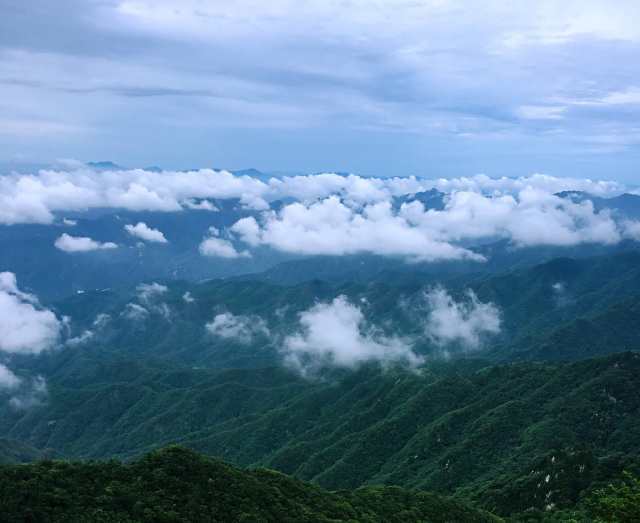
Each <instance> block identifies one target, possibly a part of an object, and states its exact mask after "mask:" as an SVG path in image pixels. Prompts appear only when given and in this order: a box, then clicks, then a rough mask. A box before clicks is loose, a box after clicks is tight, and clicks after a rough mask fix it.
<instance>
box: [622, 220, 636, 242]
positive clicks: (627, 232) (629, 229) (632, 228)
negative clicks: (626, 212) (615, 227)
mask: <svg viewBox="0 0 640 523" xmlns="http://www.w3.org/2000/svg"><path fill="white" fill-rule="evenodd" d="M622 228H623V231H624V232H623V234H624V236H625V237H626V238H630V239H632V240H636V241H640V221H637V220H625V221H624V222H622Z"/></svg>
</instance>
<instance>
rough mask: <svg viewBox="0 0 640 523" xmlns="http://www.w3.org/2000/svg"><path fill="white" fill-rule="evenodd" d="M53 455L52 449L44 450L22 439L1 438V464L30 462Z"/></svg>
mask: <svg viewBox="0 0 640 523" xmlns="http://www.w3.org/2000/svg"><path fill="white" fill-rule="evenodd" d="M52 455H53V452H51V451H47V452H44V451H41V450H38V449H36V448H35V447H32V446H31V445H27V444H26V443H23V442H21V441H17V440H13V439H7V438H0V464H8V463H30V462H32V461H36V460H39V459H44V458H45V457H52Z"/></svg>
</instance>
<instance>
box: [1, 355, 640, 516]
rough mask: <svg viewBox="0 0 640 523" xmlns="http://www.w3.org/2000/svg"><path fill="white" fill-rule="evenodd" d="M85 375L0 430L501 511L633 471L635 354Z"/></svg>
mask: <svg viewBox="0 0 640 523" xmlns="http://www.w3.org/2000/svg"><path fill="white" fill-rule="evenodd" d="M87 370H88V368H87ZM83 380H84V381H83V382H81V381H78V377H77V376H73V375H71V376H69V377H68V378H66V380H63V382H62V383H59V384H58V385H57V386H55V387H53V386H52V387H51V393H50V400H49V403H48V405H46V406H43V407H40V408H35V409H32V410H31V411H29V412H28V413H26V414H22V415H20V414H17V413H13V414H12V413H10V412H5V413H4V415H3V418H2V420H1V423H0V424H1V425H2V426H4V427H10V428H9V430H8V433H9V434H10V435H11V436H12V437H14V438H19V439H22V440H28V441H30V442H32V443H33V444H34V445H36V446H39V447H43V446H50V447H53V448H56V449H58V450H59V451H60V452H61V453H62V454H63V455H65V456H73V457H82V458H88V457H93V458H96V457H100V458H104V457H108V456H121V457H128V456H133V455H136V454H141V453H143V452H145V451H147V450H148V449H150V448H153V447H156V446H159V445H160V446H161V445H165V444H168V443H171V442H179V443H182V444H185V445H187V446H190V447H193V448H195V449H197V450H200V451H203V452H206V453H208V454H211V455H216V456H220V457H222V458H224V459H225V460H228V461H231V462H234V463H236V464H239V465H263V466H268V467H271V468H275V469H278V470H281V471H283V472H286V473H289V474H292V475H294V476H297V477H299V478H301V479H306V480H312V481H313V482H315V483H318V484H320V485H321V486H324V487H326V488H330V489H337V488H356V487H358V486H360V485H364V484H370V485H376V484H396V485H402V486H405V487H413V488H421V489H427V490H433V491H438V492H441V493H446V494H455V495H456V496H458V497H459V498H460V499H466V500H470V501H472V502H474V503H476V504H477V505H478V506H481V507H484V508H486V509H488V510H491V511H494V512H496V513H498V514H501V515H508V514H514V513H521V512H523V511H527V510H529V511H530V510H534V511H535V510H540V511H543V510H544V509H545V507H547V506H548V505H550V504H552V506H554V507H558V508H566V507H572V506H574V505H575V504H576V503H579V502H580V501H581V499H582V498H583V497H584V495H585V494H586V493H588V492H590V491H591V490H593V489H594V488H597V487H599V486H602V485H604V484H605V483H606V482H608V481H611V480H615V478H617V477H618V476H619V475H620V474H621V473H622V471H623V469H625V468H627V469H630V470H637V466H638V462H637V457H638V455H637V442H638V440H639V438H640V415H639V409H640V395H639V394H638V393H637V391H638V386H639V384H640V383H639V380H640V355H638V354H633V353H626V354H620V355H614V356H609V357H607V358H602V359H593V360H586V361H583V362H579V363H573V364H563V365H550V364H531V363H521V364H512V365H505V366H497V367H496V366H494V367H484V366H483V365H482V364H480V363H479V362H470V363H468V364H467V365H461V364H455V365H454V364H451V365H439V366H435V367H434V368H433V369H432V370H430V371H428V372H424V373H423V374H421V375H417V374H411V373H407V372H406V371H404V370H397V371H393V370H387V371H382V370H380V369H378V368H376V367H375V366H369V367H365V368H362V369H361V370H359V371H357V372H355V373H347V374H346V375H345V376H344V377H342V378H340V379H337V381H330V382H311V383H309V382H307V381H303V380H302V379H301V378H298V377H296V376H295V375H292V374H289V373H287V372H285V371H282V370H278V369H277V368H275V369H264V370H249V369H247V370H228V371H210V370H204V369H202V370H189V369H186V368H183V369H166V368H165V369H161V368H159V367H156V368H153V367H147V368H145V367H141V366H135V365H132V364H130V363H129V364H124V363H123V364H117V363H113V364H104V365H98V366H96V367H94V369H93V371H92V372H91V373H88V374H87V375H85V376H84V377H83ZM12 415H13V418H12V417H11V416H12ZM547 477H548V479H547Z"/></svg>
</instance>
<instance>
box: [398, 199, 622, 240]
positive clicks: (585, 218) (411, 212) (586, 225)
mask: <svg viewBox="0 0 640 523" xmlns="http://www.w3.org/2000/svg"><path fill="white" fill-rule="evenodd" d="M401 214H403V215H404V216H405V217H406V218H407V220H408V221H409V222H410V223H412V224H415V225H416V226H418V227H420V228H421V229H422V230H424V231H429V232H430V234H432V235H433V237H435V238H437V239H440V240H441V241H462V240H478V239H492V238H506V239H509V240H511V241H512V242H513V243H515V244H516V245H519V246H533V245H557V246H571V245H578V244H580V243H604V244H613V243H617V242H618V241H620V238H621V236H620V229H619V226H618V224H617V223H616V222H615V221H614V219H613V218H612V217H611V216H610V214H609V213H607V212H605V211H603V212H599V213H598V212H595V210H594V208H593V204H592V203H591V201H588V200H587V201H584V202H581V203H575V202H573V201H572V200H570V199H567V198H560V197H558V196H555V195H553V194H550V193H548V192H546V191H543V190H540V189H534V188H525V189H523V190H521V191H520V192H519V193H518V194H516V195H515V196H512V195H503V196H494V197H489V196H485V195H483V194H480V193H477V192H472V191H459V192H454V193H453V194H452V195H451V197H450V199H449V201H448V202H447V204H446V207H445V209H444V210H442V211H438V210H434V209H430V210H428V211H426V212H425V211H424V209H423V207H422V205H421V204H420V203H419V202H412V203H410V204H407V205H405V206H403V208H402V209H401Z"/></svg>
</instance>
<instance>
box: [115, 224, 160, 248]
mask: <svg viewBox="0 0 640 523" xmlns="http://www.w3.org/2000/svg"><path fill="white" fill-rule="evenodd" d="M124 229H125V231H127V232H128V233H129V234H130V235H131V236H133V237H135V238H140V239H141V240H144V241H146V242H152V243H168V241H167V239H166V238H165V236H164V234H163V233H162V231H159V230H158V229H153V228H151V227H149V226H148V225H147V224H146V223H144V222H138V223H137V224H135V225H131V224H127V225H125V226H124Z"/></svg>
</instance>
